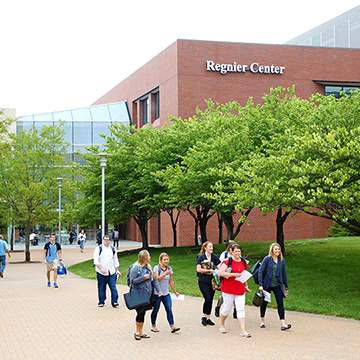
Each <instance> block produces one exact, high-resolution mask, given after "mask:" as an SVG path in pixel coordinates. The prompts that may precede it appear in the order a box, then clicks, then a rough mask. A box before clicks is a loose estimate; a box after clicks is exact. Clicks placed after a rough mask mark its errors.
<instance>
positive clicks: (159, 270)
mask: <svg viewBox="0 0 360 360" xmlns="http://www.w3.org/2000/svg"><path fill="white" fill-rule="evenodd" d="M168 264H169V255H168V254H166V253H161V254H160V256H159V265H156V266H155V267H154V275H155V276H156V277H157V279H158V282H159V286H160V289H161V292H162V295H161V296H158V297H156V301H155V303H154V304H153V306H154V308H153V311H152V313H151V326H152V329H151V331H153V332H159V330H158V328H157V327H156V318H157V314H158V312H159V309H160V304H161V303H163V304H164V306H165V310H166V316H167V320H168V323H169V325H170V328H171V332H172V333H174V332H176V331H179V330H180V328H178V327H176V326H175V324H174V315H173V313H172V302H171V296H170V292H169V284H170V286H171V288H172V290H173V291H174V294H175V295H176V296H179V293H178V292H177V291H176V290H175V284H174V280H173V277H172V274H173V273H174V272H173V270H172V268H171V267H170V266H169V265H168ZM154 294H155V295H157V294H158V292H157V291H156V289H154Z"/></svg>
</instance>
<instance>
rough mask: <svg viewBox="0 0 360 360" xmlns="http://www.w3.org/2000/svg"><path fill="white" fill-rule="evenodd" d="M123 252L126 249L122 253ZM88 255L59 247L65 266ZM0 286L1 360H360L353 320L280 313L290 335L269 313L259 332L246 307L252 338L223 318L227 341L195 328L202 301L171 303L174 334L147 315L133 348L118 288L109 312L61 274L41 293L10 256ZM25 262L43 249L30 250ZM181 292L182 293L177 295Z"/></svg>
mask: <svg viewBox="0 0 360 360" xmlns="http://www.w3.org/2000/svg"><path fill="white" fill-rule="evenodd" d="M122 249H125V248H122ZM92 253H93V248H89V247H88V248H86V249H85V252H84V253H80V252H79V250H78V248H76V249H72V248H64V250H63V258H64V261H65V263H66V265H67V266H69V265H70V264H72V263H76V262H80V261H83V260H86V259H89V258H91V257H92ZM11 255H12V258H11V259H10V263H8V264H7V266H6V269H5V277H4V278H3V279H0V299H1V302H0V314H1V321H0V336H1V339H0V354H1V357H2V358H3V359H6V360H8V359H9V360H10V359H21V360H22V359H49V358H51V359H74V360H75V359H88V360H89V359H116V360H117V359H120V360H121V359H129V360H132V359H134V360H135V359H141V358H143V359H165V358H167V359H175V360H176V359H195V358H196V359H201V358H212V359H215V358H218V359H223V358H243V359H256V360H258V359H259V358H261V359H264V360H267V359H277V360H278V359H360V344H359V341H358V339H359V333H360V321H355V320H348V319H342V318H335V317H329V316H321V315H311V314H303V313H297V312H290V311H288V312H287V313H286V318H287V321H288V322H289V323H291V324H292V325H293V328H292V329H291V330H289V331H281V330H280V326H279V325H280V322H279V320H278V317H277V312H276V310H274V309H269V310H268V313H267V324H266V328H265V329H260V328H259V310H258V308H255V307H246V327H247V330H248V331H249V332H251V334H252V338H250V339H244V338H240V336H239V333H240V329H239V324H238V322H237V321H236V320H234V319H232V318H230V317H229V318H228V320H227V322H226V329H227V334H220V333H219V331H218V329H219V324H220V321H219V319H218V318H215V317H214V316H212V320H214V321H215V323H216V326H206V327H204V326H202V325H201V324H200V318H201V311H202V303H203V301H202V299H200V298H191V297H185V301H174V302H173V311H174V316H175V321H176V325H177V326H179V327H180V328H181V331H180V332H179V333H175V334H171V333H170V331H169V326H168V324H167V321H166V315H165V311H164V308H163V307H161V309H160V311H159V315H158V328H159V329H160V332H159V333H156V334H155V333H152V332H151V331H150V327H151V324H150V312H148V313H147V315H146V320H145V326H144V330H145V332H146V333H147V334H148V335H150V337H151V338H150V339H142V340H141V341H135V340H134V338H133V333H134V330H135V322H134V321H135V312H134V311H129V310H127V309H126V307H125V306H124V301H123V296H122V294H123V293H124V292H127V291H128V288H127V286H123V285H118V290H119V300H120V304H121V305H120V307H118V308H112V307H111V305H110V302H109V297H110V294H109V293H108V294H107V295H108V299H107V302H106V305H105V307H104V308H98V306H97V287H96V282H95V281H93V280H86V279H82V278H80V277H78V276H76V275H74V274H71V273H68V275H67V276H66V277H65V278H60V279H59V281H58V284H59V288H58V289H55V288H54V287H52V288H47V287H46V276H45V266H44V264H42V263H30V264H21V263H14V262H15V261H21V260H23V259H24V253H17V252H16V253H12V254H11ZM31 256H32V260H39V261H41V259H42V250H32V251H31ZM179 290H181V289H179Z"/></svg>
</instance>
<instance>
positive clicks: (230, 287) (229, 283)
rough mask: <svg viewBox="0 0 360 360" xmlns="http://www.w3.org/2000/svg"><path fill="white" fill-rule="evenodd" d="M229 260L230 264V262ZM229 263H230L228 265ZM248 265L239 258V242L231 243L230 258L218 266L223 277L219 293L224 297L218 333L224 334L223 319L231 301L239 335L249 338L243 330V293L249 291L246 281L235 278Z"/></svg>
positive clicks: (226, 314)
mask: <svg viewBox="0 0 360 360" xmlns="http://www.w3.org/2000/svg"><path fill="white" fill-rule="evenodd" d="M230 261H231V264H230ZM229 264H230V265H229ZM247 267H248V265H247V263H246V261H243V259H242V258H241V247H240V245H239V244H233V245H232V258H229V259H227V260H224V261H223V263H222V264H221V266H220V276H222V277H223V278H224V280H223V283H222V285H221V293H222V296H223V298H224V306H223V308H222V310H221V323H220V329H219V331H220V333H221V334H225V333H226V330H225V320H226V318H227V317H228V315H229V313H230V311H231V309H232V306H233V303H234V302H235V304H236V315H237V319H238V320H239V323H240V328H241V333H240V336H242V337H245V338H250V337H251V335H250V333H248V332H247V331H246V330H245V293H246V292H249V291H251V290H250V289H249V288H248V286H247V281H246V282H245V283H242V282H240V281H238V280H236V278H237V277H239V276H240V275H241V273H242V272H243V271H244V270H246V269H247Z"/></svg>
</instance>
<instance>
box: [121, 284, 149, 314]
mask: <svg viewBox="0 0 360 360" xmlns="http://www.w3.org/2000/svg"><path fill="white" fill-rule="evenodd" d="M124 300H125V304H126V307H127V308H128V309H129V310H133V309H138V308H141V307H143V306H146V305H149V304H150V297H149V294H148V292H147V290H146V289H141V288H140V289H134V290H133V289H132V287H130V291H129V292H128V293H126V294H124Z"/></svg>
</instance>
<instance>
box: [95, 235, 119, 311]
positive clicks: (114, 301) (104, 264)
mask: <svg viewBox="0 0 360 360" xmlns="http://www.w3.org/2000/svg"><path fill="white" fill-rule="evenodd" d="M94 265H95V267H96V277H97V285H98V297H99V303H98V306H99V307H104V305H105V300H106V285H108V286H109V288H110V291H111V305H112V306H113V307H117V306H119V303H118V299H119V294H118V291H117V288H116V279H117V276H121V273H120V271H119V260H118V257H117V252H116V250H115V248H114V247H113V246H111V245H110V237H109V236H108V235H105V236H104V238H103V243H102V244H100V245H98V246H97V247H96V248H95V250H94Z"/></svg>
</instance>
